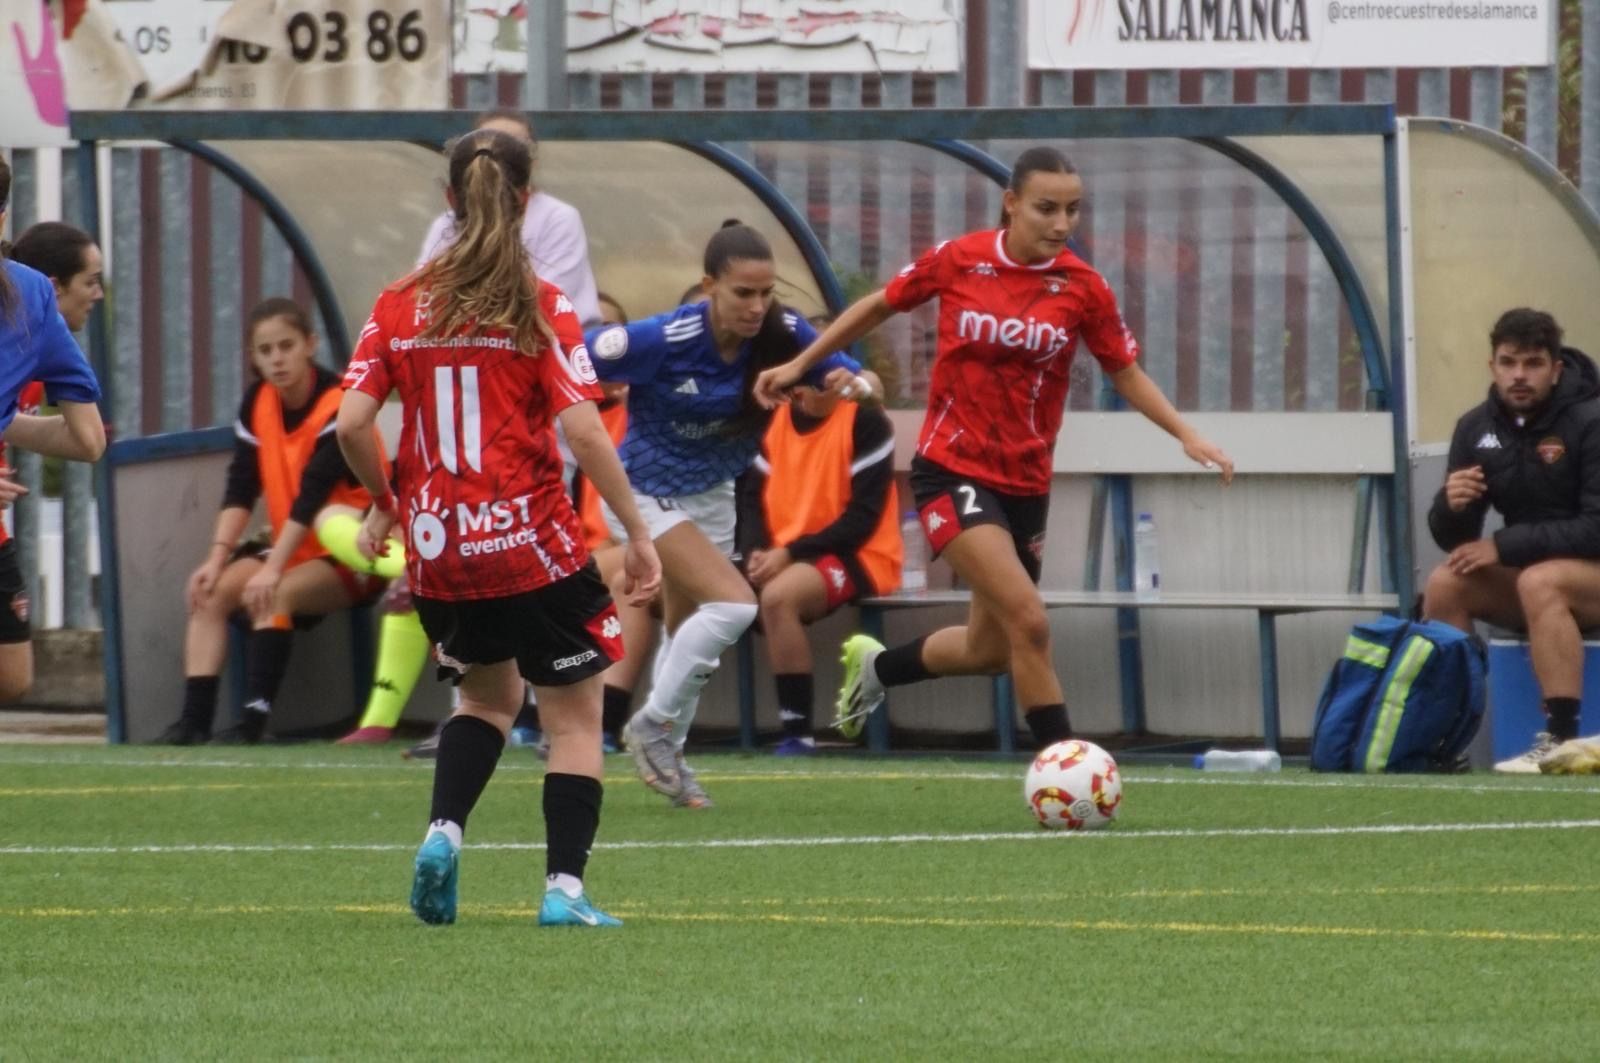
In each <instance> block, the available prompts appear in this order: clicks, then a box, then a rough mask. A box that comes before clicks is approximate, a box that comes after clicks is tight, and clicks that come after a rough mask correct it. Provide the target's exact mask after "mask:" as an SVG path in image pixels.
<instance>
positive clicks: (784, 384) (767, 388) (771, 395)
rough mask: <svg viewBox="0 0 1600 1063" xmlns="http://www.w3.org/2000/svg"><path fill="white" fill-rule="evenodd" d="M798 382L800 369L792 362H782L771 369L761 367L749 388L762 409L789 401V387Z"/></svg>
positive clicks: (772, 407)
mask: <svg viewBox="0 0 1600 1063" xmlns="http://www.w3.org/2000/svg"><path fill="white" fill-rule="evenodd" d="M798 383H800V371H799V370H798V369H796V368H795V367H794V363H793V362H784V363H783V364H782V365H775V366H773V367H772V368H771V369H763V370H762V371H761V373H760V375H759V376H757V377H756V382H755V385H754V386H753V387H752V388H751V389H750V394H751V395H752V396H754V398H755V400H756V402H757V403H759V404H760V406H761V408H762V409H763V410H771V409H776V408H777V407H778V406H780V405H782V404H783V403H785V402H788V401H789V389H790V388H792V387H794V386H795V385H796V384H798Z"/></svg>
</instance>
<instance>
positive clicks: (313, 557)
mask: <svg viewBox="0 0 1600 1063" xmlns="http://www.w3.org/2000/svg"><path fill="white" fill-rule="evenodd" d="M246 327H247V329H248V333H249V337H250V364H251V365H252V366H253V367H254V368H255V371H256V372H257V374H259V376H260V379H259V380H257V381H256V382H255V383H254V384H252V385H251V386H250V387H249V388H248V389H247V390H246V391H245V395H244V401H243V402H242V403H240V405H239V419H238V422H237V423H236V424H235V425H234V435H235V437H236V439H235V443H234V451H233V461H232V462H231V463H230V464H229V466H228V483H227V489H226V491H225V492H224V494H223V499H222V511H221V512H220V513H218V514H217V522H216V527H215V530H214V531H213V533H212V536H211V540H212V541H211V546H210V548H209V549H208V550H207V552H206V557H205V560H204V561H202V562H201V563H200V567H199V568H197V569H195V570H194V574H193V575H191V576H190V577H189V586H188V602H189V626H188V631H187V633H186V634H185V637H184V651H183V667H184V676H185V680H184V694H183V711H182V713H181V714H180V715H179V717H178V719H177V721H176V722H174V723H173V724H172V725H171V726H170V727H168V728H167V730H166V731H165V732H164V733H163V734H162V735H161V737H160V739H158V741H160V742H163V743H165V744H167V745H175V746H187V745H196V744H199V743H203V742H206V741H208V740H210V739H211V724H212V719H213V717H214V716H215V715H216V711H217V687H218V677H219V675H220V674H221V672H222V663H223V660H224V658H225V657H226V656H227V652H228V621H229V618H231V617H232V616H233V614H234V613H235V612H236V611H238V610H239V609H240V608H243V609H244V610H245V612H246V613H248V615H249V618H250V629H251V630H250V638H249V641H248V643H247V644H246V653H245V706H244V710H245V711H244V715H243V716H242V717H241V718H240V720H239V723H238V724H237V726H235V727H232V728H229V729H227V730H225V731H223V732H222V733H220V734H218V735H217V737H216V740H217V741H219V742H222V743H227V744H232V743H242V744H246V745H254V744H255V743H257V742H260V741H261V740H262V738H263V737H264V736H265V734H266V730H267V718H268V715H269V714H270V713H271V712H272V702H273V699H275V698H276V697H277V695H278V688H279V687H280V686H281V685H282V683H283V676H284V673H285V672H286V671H287V670H288V667H289V650H290V648H291V645H292V642H293V637H294V628H295V626H296V623H297V622H298V623H299V624H300V625H301V626H308V625H310V624H313V623H315V622H316V619H317V618H320V617H322V616H326V615H327V614H329V613H333V612H337V611H339V610H341V609H348V608H350V607H351V606H352V605H356V604H359V603H362V602H367V601H370V600H372V599H373V598H375V597H377V595H378V594H379V593H380V592H381V591H382V590H383V580H382V579H380V578H379V577H377V576H375V575H372V574H370V573H367V572H357V571H354V570H352V569H350V568H348V567H347V566H345V565H344V564H342V563H340V562H339V561H338V560H336V559H335V558H334V557H332V556H331V555H330V554H329V553H328V551H327V549H326V548H325V547H324V546H323V545H322V544H321V543H320V542H318V540H317V538H316V537H315V536H314V535H313V534H312V526H313V524H314V523H315V522H316V519H317V515H318V513H319V512H321V511H322V509H323V508H324V507H326V506H329V505H333V506H345V507H349V508H352V509H354V510H357V511H359V510H363V509H365V508H366V507H367V506H368V505H369V504H370V503H371V500H372V499H371V496H370V495H369V494H368V493H367V490H366V488H364V487H362V486H361V485H360V484H359V483H358V482H357V481H356V479H355V477H354V475H353V474H352V473H351V471H350V467H349V466H348V465H346V464H345V460H344V455H343V454H342V453H340V451H339V445H338V441H337V440H336V439H335V438H334V424H333V421H334V417H335V415H336V414H337V413H338V412H339V402H340V397H341V393H340V390H339V378H338V377H336V376H334V375H333V373H331V372H329V371H328V370H326V369H323V368H322V367H320V366H318V365H316V364H315V362H313V361H312V359H313V357H314V356H315V354H316V345H317V338H316V333H315V331H314V330H313V329H312V327H311V320H310V318H308V317H307V316H306V313H305V311H304V310H302V309H301V308H300V306H299V305H298V304H296V303H294V302H293V301H291V300H289V299H280V298H274V299H267V300H264V301H263V302H261V303H260V304H259V305H257V306H256V307H255V308H254V309H253V310H251V311H250V315H249V319H248V321H247V325H246ZM263 496H265V499H266V508H267V520H268V523H269V525H270V527H271V536H272V538H271V542H270V543H269V544H267V545H261V544H258V543H249V542H247V543H243V544H241V543H240V541H239V540H240V536H242V535H243V534H244V531H245V527H246V526H247V525H248V524H249V523H250V514H251V511H252V510H253V509H254V507H255V504H256V500H257V499H258V498H261V497H263Z"/></svg>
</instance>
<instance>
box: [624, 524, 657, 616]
mask: <svg viewBox="0 0 1600 1063" xmlns="http://www.w3.org/2000/svg"><path fill="white" fill-rule="evenodd" d="M622 574H623V580H622V593H623V594H624V595H625V596H626V597H627V599H628V604H629V605H637V606H646V605H649V604H650V600H651V599H652V598H654V597H655V596H656V592H657V591H659V590H660V589H661V559H660V558H659V557H657V556H656V544H655V543H653V542H651V541H650V540H649V539H629V540H628V547H627V550H626V552H624V553H623V555H622Z"/></svg>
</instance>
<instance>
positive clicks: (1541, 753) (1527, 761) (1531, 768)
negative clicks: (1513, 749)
mask: <svg viewBox="0 0 1600 1063" xmlns="http://www.w3.org/2000/svg"><path fill="white" fill-rule="evenodd" d="M1558 744H1559V743H1557V742H1556V740H1555V739H1554V738H1552V737H1550V732H1548V731H1540V732H1539V733H1538V734H1536V735H1534V736H1533V747H1532V748H1531V749H1529V750H1528V751H1527V752H1526V753H1518V754H1517V755H1516V756H1514V757H1508V758H1506V759H1505V760H1502V761H1500V762H1499V763H1497V764H1496V765H1495V766H1494V770H1495V771H1497V772H1499V773H1500V774H1502V775H1538V774H1539V762H1540V761H1542V760H1544V758H1545V757H1547V756H1549V755H1550V754H1551V753H1553V752H1555V749H1556V746H1557V745H1558Z"/></svg>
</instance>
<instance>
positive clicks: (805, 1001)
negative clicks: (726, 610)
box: [0, 746, 1600, 1060]
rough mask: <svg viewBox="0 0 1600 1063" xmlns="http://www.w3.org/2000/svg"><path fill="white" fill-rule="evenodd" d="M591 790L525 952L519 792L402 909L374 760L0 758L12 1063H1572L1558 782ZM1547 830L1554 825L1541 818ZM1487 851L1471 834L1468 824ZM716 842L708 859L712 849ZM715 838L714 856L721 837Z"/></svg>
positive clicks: (1587, 812)
mask: <svg viewBox="0 0 1600 1063" xmlns="http://www.w3.org/2000/svg"><path fill="white" fill-rule="evenodd" d="M628 763H629V762H628V761H627V760H626V759H625V758H610V761H609V764H608V768H609V769H610V770H611V771H612V772H613V778H612V783H611V785H610V786H609V788H608V790H607V793H606V802H605V812H604V818H603V822H602V826H601V837H600V844H599V846H598V847H597V848H596V851H595V853H594V855H593V858H592V860H591V863H590V868H589V876H588V886H589V891H590V894H591V896H592V897H593V898H594V900H595V902H596V903H597V904H599V905H600V906H601V907H603V908H605V909H607V910H608V911H611V912H612V913H613V914H616V915H618V916H620V917H622V918H623V919H624V920H625V921H626V923H627V925H626V926H624V927H623V928H622V929H620V930H615V931H604V930H588V929H559V930H552V929H544V930H541V929H540V928H539V927H538V926H537V925H536V923H535V914H536V905H537V900H538V892H539V891H540V890H541V889H542V879H543V870H544V864H543V860H544V856H543V852H542V851H541V850H540V849H538V848H537V846H538V843H539V842H541V841H542V836H543V825H542V822H541V820H540V815H539V777H540V771H539V767H538V762H537V761H536V760H534V758H533V757H532V755H531V754H530V753H527V752H526V751H521V750H511V751H508V752H507V754H506V757H505V759H504V760H503V761H502V771H501V772H500V773H499V774H498V775H497V776H496V778H495V780H494V781H493V782H492V783H491V784H490V787H489V789H488V791H487V793H486V794H485V797H484V800H483V802H482V803H481V805H480V806H479V808H478V810H477V812H476V813H475V814H474V817H473V820H472V823H471V824H470V825H469V828H468V831H467V848H466V850H465V852H464V853H463V857H462V878H461V914H460V918H459V921H458V922H457V924H456V925H455V926H452V927H426V926H423V925H422V924H420V923H418V922H417V921H416V920H415V919H414V918H413V917H412V916H411V914H410V912H409V910H408V909H407V907H406V897H407V891H408V889H409V885H410V865H411V858H412V853H413V850H414V848H415V845H416V843H417V842H418V841H419V840H420V837H421V833H422V829H423V826H424V821H425V819H426V814H427V807H428V794H429V787H430V783H431V778H432V770H431V767H430V766H429V765H427V764H416V763H404V762H402V761H401V760H400V759H399V757H398V755H397V749H396V747H390V748H386V749H334V748H328V747H321V746H299V747H281V748H272V749H257V750H243V751H237V750H226V751H223V750H215V749H201V750H193V751H153V750H149V749H138V748H121V749H104V750H100V749H94V750H84V749H81V748H72V749H39V748H20V747H19V748H14V749H5V750H0V1058H3V1059H7V1060H9V1059H30V1058H41V1059H62V1058H71V1059H82V1058H113V1057H115V1058H162V1059H178V1058H222V1057H229V1058H239V1057H246V1058H285V1057H294V1058H380V1057H389V1058H395V1057H413V1056H415V1057H422V1056H432V1057H440V1056H443V1057H447V1058H522V1059H529V1058H565V1059H585V1060H587V1059H632V1060H636V1059H677V1060H685V1059H693V1060H701V1059H771V1058H787V1059H834V1058H850V1059H896V1058H924V1059H926V1058H939V1059H969V1058H982V1059H985V1060H995V1059H1043V1058H1088V1059H1093V1058H1105V1059H1118V1060H1123V1059H1200V1058H1222V1057H1228V1058H1238V1057H1251V1058H1261V1059H1284V1058H1289V1057H1312V1058H1341V1059H1359V1058H1365V1059H1416V1058H1437V1059H1451V1060H1460V1059H1496V1058H1528V1059H1556V1058H1569V1059H1588V1058H1592V1055H1593V1047H1592V1046H1593V1045H1594V1044H1596V1043H1597V1042H1600V1019H1597V1018H1596V1017H1595V1015H1594V1013H1593V1012H1591V1011H1590V1010H1589V1009H1588V1008H1587V1007H1585V1006H1584V1005H1583V1003H1582V1000H1583V988H1582V987H1583V986H1585V985H1587V984H1588V979H1589V972H1590V971H1591V970H1592V968H1593V962H1594V961H1593V959H1592V957H1591V955H1590V950H1591V949H1593V948H1595V947H1596V945H1597V944H1600V931H1595V930H1592V929H1590V925H1591V923H1592V922H1593V920H1592V918H1591V917H1590V912H1591V910H1592V909H1591V905H1592V904H1594V902H1595V901H1596V899H1597V897H1596V894H1597V892H1600V882H1597V881H1596V876H1595V874H1594V872H1593V865H1594V860H1593V857H1592V855H1591V853H1592V851H1593V849H1594V846H1595V841H1596V834H1597V830H1600V785H1596V784H1595V783H1593V782H1591V781H1588V780H1583V779H1543V778H1537V777H1536V778H1533V779H1500V778H1492V777H1486V776H1466V777H1453V778H1393V777H1391V778H1377V779H1363V778H1342V777H1341V778H1332V777H1323V776H1314V775H1310V774H1306V773H1302V772H1293V771H1291V772H1287V773H1285V774H1283V775H1276V776H1248V777H1246V776H1218V775H1207V774H1201V773H1198V772H1194V771H1189V770H1180V769H1162V768H1139V767H1131V768H1129V767H1126V766H1125V768H1124V772H1123V774H1124V779H1125V791H1124V800H1123V804H1122V809H1121V818H1120V819H1119V821H1118V823H1117V824H1116V825H1115V826H1114V827H1112V828H1111V829H1110V830H1109V831H1105V832H1101V833H1098V834H1091V835H1073V836H1065V835H1054V834H1046V833H1044V832H1042V831H1040V830H1038V829H1037V828H1035V827H1034V826H1033V825H1032V820H1031V818H1030V816H1029V814H1028V812H1027V810H1026V809H1025V807H1024V805H1023V802H1022V797H1021V777H1022V772H1023V769H1024V764H1023V763H1022V762H1021V761H1017V762H999V761H989V760H929V759H921V758H905V759H888V760H869V759H865V758H854V757H837V758H818V759H816V760H813V761H808V762H805V763H802V764H798V765H794V764H791V763H790V762H781V761H775V760H772V759H770V758H759V757H739V756H732V755H721V756H710V755H708V756H704V757H700V758H696V759H695V764H696V766H697V768H698V769H699V772H700V775H701V777H702V780H703V781H704V783H705V784H706V787H707V789H708V790H709V791H710V792H711V794H712V796H713V797H714V798H715V799H716V801H717V807H716V808H715V809H712V810H709V811H705V812H687V811H681V810H674V809H672V808H670V807H668V805H667V803H666V802H665V801H663V800H662V799H661V798H659V797H657V796H656V795H654V794H652V793H649V792H648V791H646V790H645V789H644V788H643V787H642V786H640V785H639V784H638V783H637V782H636V781H634V780H633V779H632V778H631V776H630V774H629V773H628V771H627V768H628ZM1554 824H1567V826H1561V827H1558V826H1553V825H1554ZM1488 828H1493V829H1488ZM719 843H720V844H719ZM728 843H739V844H728Z"/></svg>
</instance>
